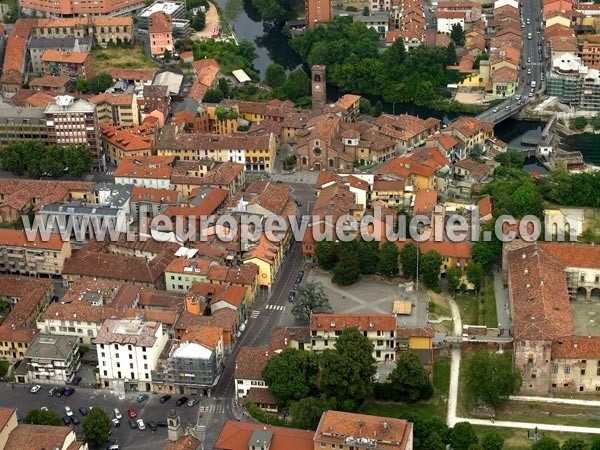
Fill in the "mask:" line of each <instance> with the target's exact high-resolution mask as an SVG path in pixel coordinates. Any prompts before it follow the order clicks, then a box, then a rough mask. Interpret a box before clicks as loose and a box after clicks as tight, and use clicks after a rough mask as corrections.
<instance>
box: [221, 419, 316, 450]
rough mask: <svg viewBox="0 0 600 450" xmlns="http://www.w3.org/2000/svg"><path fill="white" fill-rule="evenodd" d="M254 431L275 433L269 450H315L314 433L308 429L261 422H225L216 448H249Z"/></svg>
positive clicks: (233, 449)
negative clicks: (269, 424) (266, 424)
mask: <svg viewBox="0 0 600 450" xmlns="http://www.w3.org/2000/svg"><path fill="white" fill-rule="evenodd" d="M254 431H262V432H265V431H266V432H268V433H273V434H272V438H271V445H270V446H269V450H292V449H293V450H313V436H314V433H313V432H312V431H308V430H294V429H292V428H281V427H271V426H265V425H263V424H261V423H249V422H237V421H233V420H228V421H227V422H225V425H224V426H223V429H222V430H221V433H220V434H219V437H218V439H217V442H216V443H215V446H214V448H215V449H219V450H248V448H250V446H251V443H250V438H251V437H252V433H253V432H254Z"/></svg>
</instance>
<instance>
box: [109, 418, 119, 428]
mask: <svg viewBox="0 0 600 450" xmlns="http://www.w3.org/2000/svg"><path fill="white" fill-rule="evenodd" d="M111 423H112V426H113V427H116V428H119V427H120V426H121V422H119V419H117V418H115V419H113V420H111Z"/></svg>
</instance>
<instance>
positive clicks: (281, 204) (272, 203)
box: [244, 181, 292, 214]
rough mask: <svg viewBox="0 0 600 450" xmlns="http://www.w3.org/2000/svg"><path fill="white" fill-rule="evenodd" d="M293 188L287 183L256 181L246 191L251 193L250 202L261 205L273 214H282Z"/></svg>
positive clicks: (245, 192)
mask: <svg viewBox="0 0 600 450" xmlns="http://www.w3.org/2000/svg"><path fill="white" fill-rule="evenodd" d="M291 193H292V188H291V187H290V186H288V185H287V184H279V183H271V182H269V181H267V182H265V181H255V182H253V183H252V184H251V185H250V186H249V187H248V188H247V189H246V190H245V191H244V194H245V195H251V196H252V197H251V198H250V200H249V202H248V204H249V205H259V206H260V207H262V208H264V209H266V210H267V211H269V212H271V213H273V214H281V213H282V211H283V210H284V208H285V205H286V203H287V202H288V201H289V197H290V194H291Z"/></svg>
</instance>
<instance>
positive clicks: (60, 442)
mask: <svg viewBox="0 0 600 450" xmlns="http://www.w3.org/2000/svg"><path fill="white" fill-rule="evenodd" d="M72 432H73V430H71V428H70V427H62V426H61V427H52V426H49V425H29V424H25V423H21V424H19V426H18V427H17V428H15V429H14V430H12V431H11V433H10V436H9V437H8V441H7V442H6V445H5V447H4V450H23V449H32V450H33V449H44V448H63V447H64V445H65V441H66V440H67V436H68V435H69V434H70V433H72ZM80 445H83V444H82V443H80ZM78 448H79V447H78Z"/></svg>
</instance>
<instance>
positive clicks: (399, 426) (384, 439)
mask: <svg viewBox="0 0 600 450" xmlns="http://www.w3.org/2000/svg"><path fill="white" fill-rule="evenodd" d="M359 436H364V437H365V438H367V439H369V441H370V442H373V441H374V442H373V443H372V444H370V445H369V446H370V447H371V446H373V447H376V448H377V449H382V450H396V449H405V448H407V445H408V444H409V440H410V439H411V437H412V424H411V423H410V422H407V421H406V420H403V419H391V418H389V417H377V416H368V415H365V414H352V413H346V412H341V411H325V412H324V413H323V415H322V416H321V421H320V422H319V427H318V428H317V431H316V432H315V442H326V443H336V444H342V445H349V442H348V441H347V439H349V438H352V439H353V440H354V441H357V440H358V439H359ZM371 440H372V441H371ZM350 445H351V444H350ZM357 445H358V446H359V447H362V446H363V445H364V444H362V443H358V442H357Z"/></svg>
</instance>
